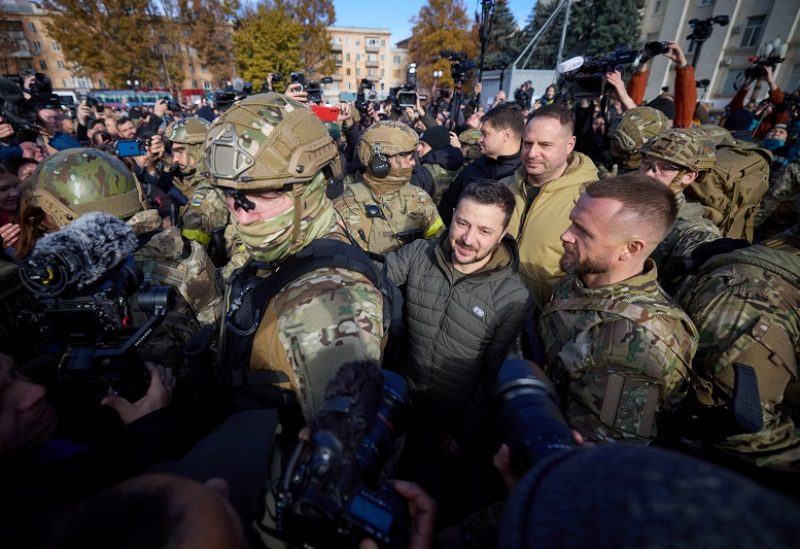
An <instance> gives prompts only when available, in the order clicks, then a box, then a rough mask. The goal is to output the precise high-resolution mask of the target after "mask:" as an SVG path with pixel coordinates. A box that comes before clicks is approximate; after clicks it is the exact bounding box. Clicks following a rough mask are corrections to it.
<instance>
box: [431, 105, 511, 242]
mask: <svg viewBox="0 0 800 549" xmlns="http://www.w3.org/2000/svg"><path fill="white" fill-rule="evenodd" d="M524 129H525V120H524V119H523V117H522V111H521V110H520V108H519V106H518V105H515V104H514V103H501V104H499V105H497V106H496V107H494V108H493V109H492V110H490V111H489V112H487V113H486V114H484V115H483V117H482V118H481V139H480V141H479V143H480V146H481V152H482V153H483V156H481V157H480V158H479V159H477V160H476V161H475V162H473V163H472V164H470V165H469V166H467V167H465V168H464V169H463V170H461V173H459V174H458V177H456V178H455V179H454V180H453V183H452V184H451V185H450V187H448V189H447V191H446V192H445V193H444V196H442V200H441V202H439V215H441V216H442V220H444V223H445V225H447V226H449V225H450V221H451V219H452V217H453V209H454V208H455V207H456V203H457V202H458V197H459V196H461V192H462V191H463V190H464V187H466V186H467V185H469V184H470V183H472V182H473V181H478V180H479V179H496V180H500V179H503V178H504V177H508V176H509V175H511V174H513V173H514V172H515V171H517V168H519V166H520V157H519V148H520V143H521V142H522V132H523V131H524Z"/></svg>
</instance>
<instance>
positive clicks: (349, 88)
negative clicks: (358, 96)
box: [347, 82, 353, 91]
mask: <svg viewBox="0 0 800 549" xmlns="http://www.w3.org/2000/svg"><path fill="white" fill-rule="evenodd" d="M352 89H353V84H352V83H351V82H348V83H347V91H350V90H352Z"/></svg>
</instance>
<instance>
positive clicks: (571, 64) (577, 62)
mask: <svg viewBox="0 0 800 549" xmlns="http://www.w3.org/2000/svg"><path fill="white" fill-rule="evenodd" d="M584 61H585V60H584V58H583V56H582V55H579V56H578V57H573V58H572V59H567V60H566V61H564V62H563V63H559V64H558V65H556V71H557V72H558V74H564V73H567V72H572V71H576V70H578V69H579V68H581V67H582V66H583V63H584Z"/></svg>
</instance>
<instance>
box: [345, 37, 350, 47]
mask: <svg viewBox="0 0 800 549" xmlns="http://www.w3.org/2000/svg"><path fill="white" fill-rule="evenodd" d="M344 45H345V46H347V47H348V48H349V47H350V39H349V38H345V39H344Z"/></svg>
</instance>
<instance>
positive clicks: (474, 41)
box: [408, 0, 479, 87]
mask: <svg viewBox="0 0 800 549" xmlns="http://www.w3.org/2000/svg"><path fill="white" fill-rule="evenodd" d="M411 22H412V23H414V28H413V30H412V33H411V34H412V36H411V41H410V42H409V45H408V52H409V57H410V60H411V62H412V63H416V64H417V81H418V83H419V85H420V86H421V87H430V86H431V85H432V84H433V71H434V70H441V71H442V73H443V76H442V78H441V80H440V81H439V85H440V86H444V87H450V86H453V85H454V82H453V79H452V78H451V76H450V61H448V60H447V59H442V58H441V57H440V55H439V54H440V52H441V51H442V50H451V51H456V52H462V53H465V54H466V55H467V57H468V58H469V59H474V58H475V57H476V55H477V53H478V44H479V41H478V36H477V33H476V32H475V29H474V28H472V27H471V25H470V20H469V17H467V10H466V8H465V7H464V2H463V0H428V3H427V4H426V5H424V6H422V8H420V10H419V14H418V15H416V16H415V17H412V18H411Z"/></svg>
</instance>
